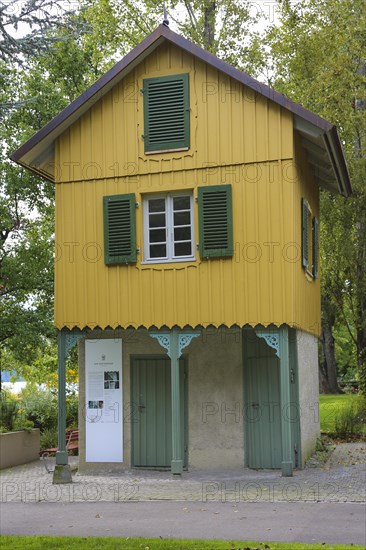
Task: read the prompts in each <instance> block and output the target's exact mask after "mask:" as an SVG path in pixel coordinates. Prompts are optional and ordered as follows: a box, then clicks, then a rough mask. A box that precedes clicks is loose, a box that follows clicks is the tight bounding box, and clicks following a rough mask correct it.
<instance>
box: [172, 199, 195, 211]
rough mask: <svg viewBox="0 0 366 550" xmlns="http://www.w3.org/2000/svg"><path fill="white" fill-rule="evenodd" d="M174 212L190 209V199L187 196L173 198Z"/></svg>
mask: <svg viewBox="0 0 366 550" xmlns="http://www.w3.org/2000/svg"><path fill="white" fill-rule="evenodd" d="M173 204H174V210H189V209H190V208H191V199H190V197H189V196H185V197H173Z"/></svg>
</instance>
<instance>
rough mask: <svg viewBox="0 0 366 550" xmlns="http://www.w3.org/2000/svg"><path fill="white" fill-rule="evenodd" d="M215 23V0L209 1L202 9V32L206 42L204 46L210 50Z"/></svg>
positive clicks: (213, 37) (213, 38)
mask: <svg viewBox="0 0 366 550" xmlns="http://www.w3.org/2000/svg"><path fill="white" fill-rule="evenodd" d="M215 23H216V2H215V1H213V2H212V1H210V2H208V3H207V6H205V10H204V26H203V33H204V37H205V42H206V48H207V49H208V50H210V49H211V48H212V46H213V43H214V40H215Z"/></svg>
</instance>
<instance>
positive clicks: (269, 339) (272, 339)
mask: <svg viewBox="0 0 366 550" xmlns="http://www.w3.org/2000/svg"><path fill="white" fill-rule="evenodd" d="M255 333H256V335H257V336H258V338H263V339H264V340H265V341H266V344H267V345H268V346H269V347H271V348H273V349H274V350H275V351H276V355H277V357H278V358H280V335H279V333H277V332H273V331H272V332H264V331H262V330H256V331H255Z"/></svg>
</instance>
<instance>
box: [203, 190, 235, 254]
mask: <svg viewBox="0 0 366 550" xmlns="http://www.w3.org/2000/svg"><path fill="white" fill-rule="evenodd" d="M198 216H199V252H200V256H201V258H220V257H224V256H232V255H233V253H234V247H233V214H232V191H231V185H230V184H227V185H212V186H210V187H198Z"/></svg>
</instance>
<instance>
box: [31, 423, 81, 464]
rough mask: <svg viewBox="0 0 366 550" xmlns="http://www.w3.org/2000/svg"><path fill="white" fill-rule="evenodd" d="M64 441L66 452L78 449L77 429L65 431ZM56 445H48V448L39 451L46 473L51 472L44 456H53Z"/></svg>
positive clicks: (55, 451) (56, 448)
mask: <svg viewBox="0 0 366 550" xmlns="http://www.w3.org/2000/svg"><path fill="white" fill-rule="evenodd" d="M65 442H66V448H65V450H66V452H67V453H69V452H71V451H75V450H77V451H78V450H79V430H70V431H67V432H66V434H65ZM58 450H59V449H58V447H50V448H49V449H42V450H41V451H40V452H39V456H40V457H41V458H42V459H43V462H44V465H45V468H46V470H47V472H48V473H50V472H51V470H50V469H49V468H48V466H47V463H46V458H47V457H49V456H53V455H55V454H56V453H57V451H58Z"/></svg>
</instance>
